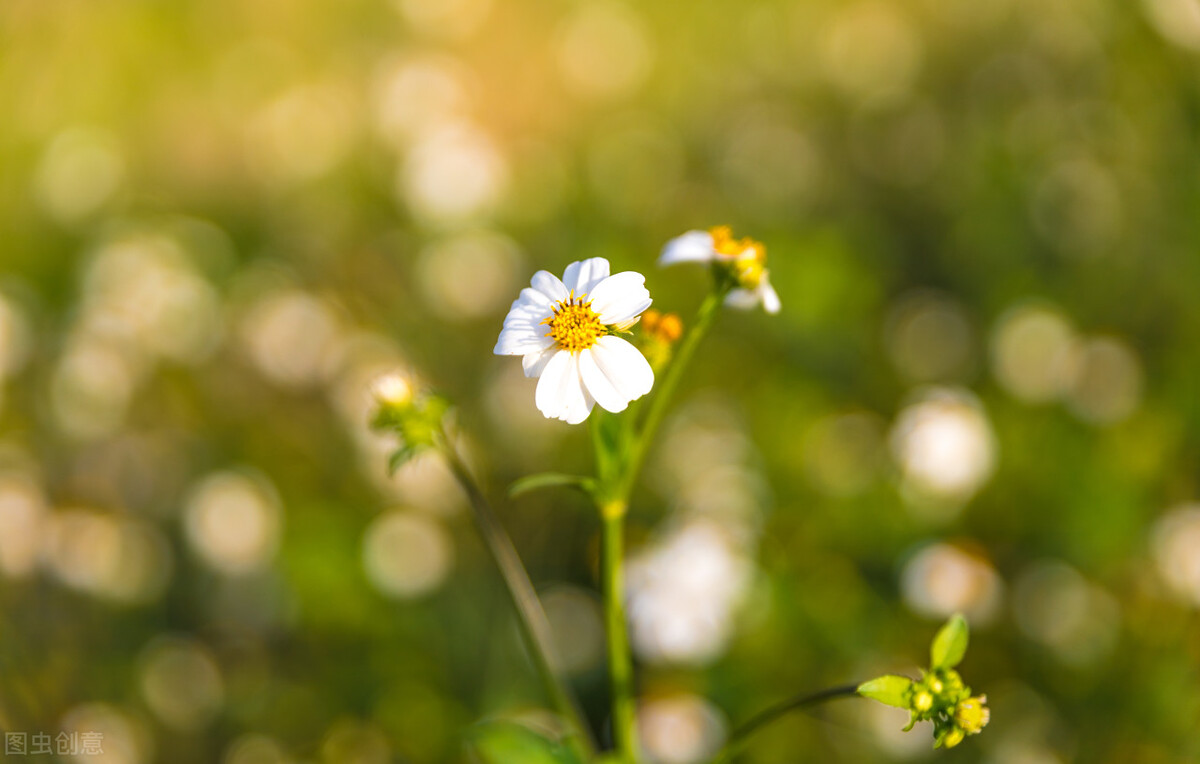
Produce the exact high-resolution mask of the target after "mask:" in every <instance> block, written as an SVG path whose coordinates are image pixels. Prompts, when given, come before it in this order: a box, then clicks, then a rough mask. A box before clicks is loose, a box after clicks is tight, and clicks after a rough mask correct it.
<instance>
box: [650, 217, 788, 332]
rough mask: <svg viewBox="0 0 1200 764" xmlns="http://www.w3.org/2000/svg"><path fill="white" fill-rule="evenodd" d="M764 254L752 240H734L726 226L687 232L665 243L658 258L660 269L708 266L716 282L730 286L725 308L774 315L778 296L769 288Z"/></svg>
mask: <svg viewBox="0 0 1200 764" xmlns="http://www.w3.org/2000/svg"><path fill="white" fill-rule="evenodd" d="M766 262H767V250H766V248H765V247H764V246H763V245H762V243H760V242H757V241H754V240H753V239H748V238H746V239H735V238H733V233H732V231H731V230H730V229H729V226H717V227H716V228H713V229H711V230H708V231H688V232H687V233H685V234H683V235H682V236H677V237H675V238H674V239H671V240H670V241H669V242H667V245H666V246H665V247H663V251H662V254H661V255H659V258H658V264H659V265H660V266H666V265H674V264H676V263H712V264H713V266H714V268H715V269H716V271H717V277H718V279H722V280H725V281H727V282H728V283H730V284H732V285H733V288H732V289H731V290H730V292H729V295H728V296H727V297H726V298H725V304H726V305H729V306H730V307H734V308H740V309H743V310H748V309H750V308H753V307H754V306H756V305H762V306H763V309H764V310H765V311H767V312H768V313H778V312H779V308H780V303H779V295H778V294H777V293H776V292H775V288H774V287H772V286H771V280H770V274H769V273H768V272H767V268H766Z"/></svg>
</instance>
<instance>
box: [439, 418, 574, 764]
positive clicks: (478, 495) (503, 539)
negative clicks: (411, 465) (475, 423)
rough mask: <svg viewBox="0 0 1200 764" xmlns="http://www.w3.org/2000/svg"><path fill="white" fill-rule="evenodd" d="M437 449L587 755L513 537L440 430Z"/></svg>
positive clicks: (548, 686) (553, 696) (570, 739)
mask: <svg viewBox="0 0 1200 764" xmlns="http://www.w3.org/2000/svg"><path fill="white" fill-rule="evenodd" d="M439 446H440V450H441V453H442V455H443V456H444V457H445V458H446V462H447V463H448V464H449V466H450V470H451V471H452V472H453V473H454V477H455V478H456V479H457V480H458V482H459V485H461V486H462V488H463V490H464V491H465V492H466V494H467V498H468V499H469V500H470V502H471V508H472V509H473V510H474V512H473V515H474V517H475V525H476V526H477V527H478V528H479V535H480V536H482V537H483V541H484V545H485V546H486V547H487V550H488V552H490V553H491V555H492V560H494V561H495V563H496V567H497V568H499V570H500V576H501V578H503V579H504V587H505V589H506V590H507V592H508V596H509V599H511V600H512V604H513V608H514V609H515V610H516V611H517V626H518V627H519V628H520V631H521V637H522V639H523V640H524V641H525V646H526V648H527V649H528V650H529V654H530V657H532V658H533V663H534V666H535V667H536V668H537V672H538V675H539V676H540V677H541V679H542V684H543V685H544V686H545V690H546V694H547V696H549V698H550V702H551V703H552V704H553V706H554V708H555V709H556V710H557V711H558V713H559V714H560V715H561V716H562V717H563V720H564V721H565V722H566V724H567V728H568V731H567V735H566V742H567V744H568V745H569V746H570V747H571V749H572V750H573V751H574V752H575V753H576V755H577V756H579V757H580V759H581V760H582V761H590V760H591V759H592V758H593V757H594V756H595V751H596V746H595V743H594V742H593V741H592V738H591V735H590V733H589V732H588V726H587V723H586V722H585V721H584V718H583V713H582V712H581V711H580V709H579V706H578V705H577V704H576V702H575V700H574V698H573V697H572V695H571V693H570V691H569V690H568V689H567V686H566V682H565V681H564V680H563V678H562V673H561V671H560V669H559V667H560V666H561V663H560V661H559V659H558V653H557V651H556V650H555V649H554V642H553V635H552V633H551V631H550V622H549V621H548V620H547V619H546V612H545V611H544V610H543V609H542V603H541V601H540V600H538V597H537V593H536V592H535V591H534V589H533V583H532V582H531V581H530V580H529V574H528V573H527V572H526V570H525V566H524V565H522V564H521V558H520V556H519V555H518V554H517V550H516V547H515V546H513V543H512V539H511V538H510V537H509V535H508V533H507V532H506V531H505V530H504V526H503V525H501V524H500V519H499V518H498V517H497V516H496V513H495V511H494V510H493V509H492V506H491V504H490V503H489V502H488V500H487V497H485V496H484V495H483V491H481V490H480V489H479V486H478V485H477V484H476V482H475V479H474V478H473V477H472V476H471V472H470V470H468V469H467V466H466V465H465V464H464V463H463V461H462V459H461V458H460V457H459V455H458V452H457V451H456V450H455V449H454V447H453V446H452V445H450V441H449V439H448V438H446V436H445V434H443V435H442V437H441V438H440V443H439Z"/></svg>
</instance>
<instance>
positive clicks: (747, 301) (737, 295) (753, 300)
mask: <svg viewBox="0 0 1200 764" xmlns="http://www.w3.org/2000/svg"><path fill="white" fill-rule="evenodd" d="M725 304H726V305H727V306H729V307H731V308H737V309H738V310H754V308H756V307H758V295H757V294H755V293H754V292H751V291H750V290H749V289H734V290H733V291H731V292H730V293H729V294H727V295H725Z"/></svg>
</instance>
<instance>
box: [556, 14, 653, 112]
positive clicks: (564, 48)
mask: <svg viewBox="0 0 1200 764" xmlns="http://www.w3.org/2000/svg"><path fill="white" fill-rule="evenodd" d="M651 45H652V40H651V38H650V35H649V34H648V33H647V31H646V25H645V22H644V21H643V20H642V18H641V17H640V16H639V15H638V12H637V10H636V5H633V4H626V3H622V2H614V1H613V0H602V1H601V2H592V3H585V4H581V5H578V6H576V9H575V10H574V11H573V12H572V13H571V15H570V16H569V17H568V18H567V19H566V21H564V23H563V25H562V27H561V28H560V29H559V32H558V37H557V47H558V64H559V69H560V71H561V72H562V76H563V79H564V80H565V81H566V84H567V86H568V88H569V89H570V91H571V92H572V93H573V94H577V95H580V96H584V97H589V98H597V99H606V98H617V97H620V96H624V95H628V94H629V93H631V92H633V91H634V90H636V89H637V88H638V87H639V86H640V85H641V84H642V83H643V82H644V81H645V79H646V76H647V75H648V74H649V73H650V65H651V63H652V60H653V48H652V47H651Z"/></svg>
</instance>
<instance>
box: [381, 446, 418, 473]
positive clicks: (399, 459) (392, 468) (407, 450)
mask: <svg viewBox="0 0 1200 764" xmlns="http://www.w3.org/2000/svg"><path fill="white" fill-rule="evenodd" d="M418 450H420V449H418V448H416V447H415V446H407V445H406V446H402V447H401V448H399V449H397V450H396V451H395V453H393V454H392V455H391V457H390V458H389V459H388V476H389V477H390V476H392V475H395V474H396V470H398V469H400V468H401V467H402V466H404V463H405V462H407V461H408V460H409V459H411V458H413V457H414V456H416V455H417V451H418Z"/></svg>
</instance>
